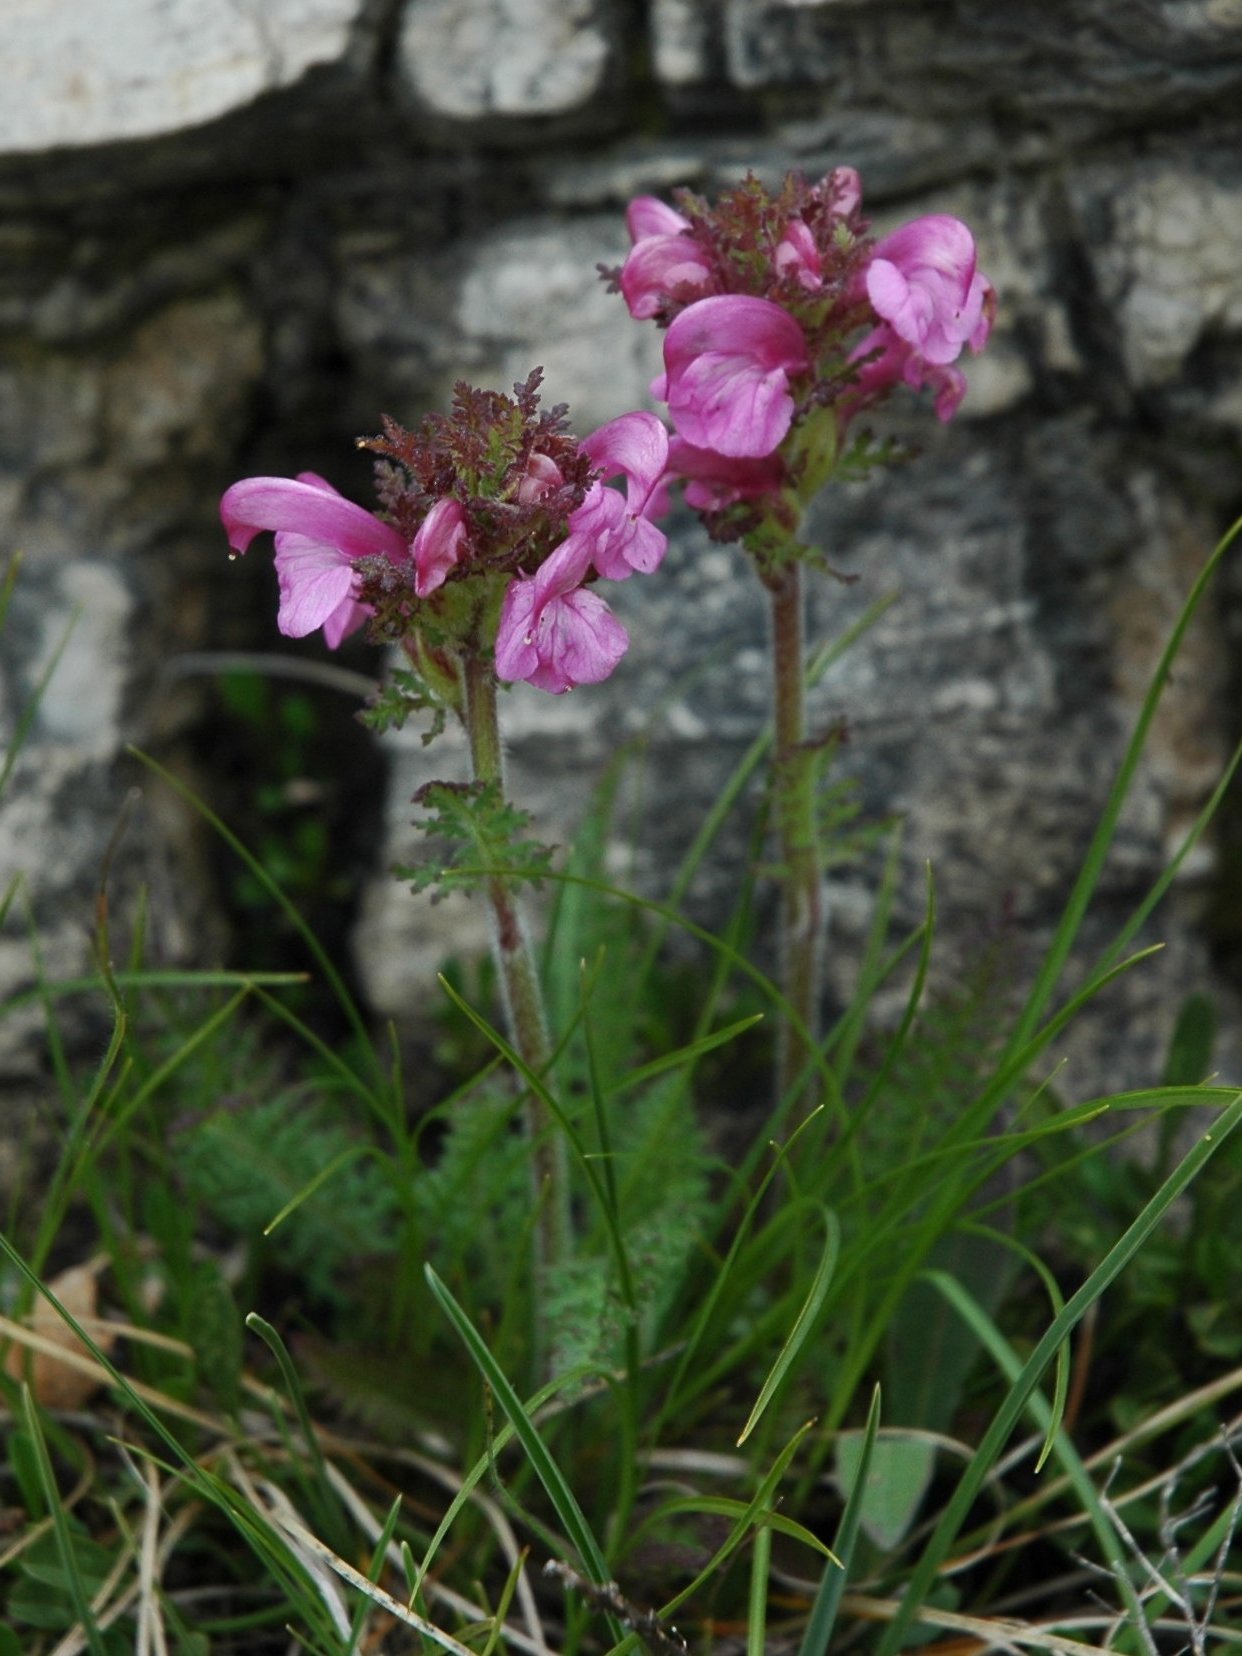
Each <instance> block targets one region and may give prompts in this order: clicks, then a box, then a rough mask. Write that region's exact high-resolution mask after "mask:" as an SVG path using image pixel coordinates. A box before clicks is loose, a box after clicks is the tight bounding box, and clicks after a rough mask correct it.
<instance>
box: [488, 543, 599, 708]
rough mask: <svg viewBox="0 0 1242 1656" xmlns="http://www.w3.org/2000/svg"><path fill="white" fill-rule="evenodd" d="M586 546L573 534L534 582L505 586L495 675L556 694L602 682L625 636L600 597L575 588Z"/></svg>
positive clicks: (523, 580)
mask: <svg viewBox="0 0 1242 1656" xmlns="http://www.w3.org/2000/svg"><path fill="white" fill-rule="evenodd" d="M589 564H590V545H589V542H587V541H586V540H585V539H584V538H583V537H581V536H574V535H571V536H570V538H569V539H568V540H567V541H565V542H563V543H562V545H561V546H559V547H558V548H557V549H556V551H555V552H554V553H553V554H552V556H551V557H550V558H549V559H548V561H547V562H546V563H545V564H544V565H543V567H542V568H541V569H540V570H539V571H538V573H537V574H536V575H534V576H533V577H519V578H518V579H516V580H514V581H511V582H510V583H509V587H508V590H507V591H506V593H505V597H504V603H503V605H502V607H501V612H500V626H499V629H498V631H497V634H496V675H497V677H498V678H501V679H504V680H506V681H508V682H513V681H516V680H518V679H524V680H525V681H526V682H527V683H528V684H533V685H534V686H535V688H536V689H538V690H547V691H550V692H551V693H552V694H553V695H560V694H561V692H562V691H565V690H572V689H573V688H574V686H575V685H578V684H598V683H599V682H600V680H601V679H606V678H607V677H608V675H609V674H610V673H611V672H612V670H613V668H614V667H615V666H616V665H617V663H618V661H620V659H621V657H622V656H623V655H624V654H625V651H626V648H627V646H628V645H629V641H630V640H629V634H628V633H627V632H626V630H625V628H624V627H623V626H622V625H621V623H620V622H619V621H618V620H617V618H616V616H614V615H613V613H612V611H611V610H610V609H609V608H608V605H607V604H606V603H605V602H604V600H603V599H602V598H599V597H597V596H596V594H595V593H593V592H588V591H587V590H586V588H585V587H582V586H581V585H580V584H579V583H580V582H581V580H582V577H583V576H584V575H585V573H586V571H587V568H588V567H589Z"/></svg>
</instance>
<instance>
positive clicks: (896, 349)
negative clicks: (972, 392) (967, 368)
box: [837, 323, 966, 425]
mask: <svg viewBox="0 0 1242 1656" xmlns="http://www.w3.org/2000/svg"><path fill="white" fill-rule="evenodd" d="M876 352H879V355H878V356H877V355H875V354H874V353H876ZM867 356H871V357H872V360H871V361H870V362H866V361H863V358H865V357H867ZM850 360H851V362H858V363H859V364H860V367H859V369H858V374H857V378H856V380H855V383H854V384H853V385H852V386H850V387H848V388H847V389H846V391H845V392H844V394H843V395H842V397H841V399H840V401H839V403H838V405H837V407H838V410H839V413H840V415H841V421H842V425H844V424H845V423H847V422H848V421H849V420H850V419H852V418H853V416H854V415H855V414H856V413H858V411H859V410H860V409H862V408H865V407H866V406H867V405H868V404H869V403H873V402H875V401H876V400H877V399H878V398H880V397H882V396H883V395H884V394H885V393H886V392H887V391H889V390H891V389H892V387H893V386H894V385H897V384H898V383H902V384H905V385H908V386H909V387H910V389H911V390H912V391H920V390H922V389H923V388H924V387H927V388H928V389H930V390H931V391H932V392H933V393H934V396H935V409H936V416H937V418H938V419H940V420H951V419H952V418H953V416H954V415H955V414H956V413H957V410H958V408H959V406H960V404H961V401H962V398H963V397H964V396H965V395H966V376H965V374H963V373H962V370H961V369H960V368H955V367H953V366H952V365H951V364H949V363H944V362H939V363H937V362H928V361H926V360H925V359H924V358H923V357H921V356H920V355H919V353H918V352H917V351H916V350H915V348H914V347H913V345H909V344H907V343H906V341H905V340H904V339H899V338H898V337H897V335H896V334H895V333H894V332H893V330H892V329H891V328H890V327H889V326H888V324H887V323H884V324H882V325H881V326H880V327H878V328H874V329H872V331H871V332H870V333H869V334H868V335H867V337H866V339H864V340H863V341H862V342H861V343H860V344H859V345H857V346H855V348H854V350H853V351H851V352H850Z"/></svg>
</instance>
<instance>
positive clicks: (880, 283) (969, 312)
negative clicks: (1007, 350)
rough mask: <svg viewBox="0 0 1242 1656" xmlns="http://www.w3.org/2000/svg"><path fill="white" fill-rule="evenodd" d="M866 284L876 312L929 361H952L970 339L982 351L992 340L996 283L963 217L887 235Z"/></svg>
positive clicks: (935, 219)
mask: <svg viewBox="0 0 1242 1656" xmlns="http://www.w3.org/2000/svg"><path fill="white" fill-rule="evenodd" d="M866 281H867V297H868V298H869V299H870V300H871V303H872V305H874V307H875V309H876V312H877V314H878V315H879V316H880V317H881V318H882V319H883V320H884V321H885V322H887V323H888V324H889V325H890V327H891V328H892V329H893V331H894V332H895V333H896V334H897V335H898V337H899V338H901V339H904V340H905V341H906V343H907V344H909V345H912V346H914V348H915V349H916V350H917V351H918V352H919V354H920V355H921V356H923V357H924V358H925V359H926V360H927V361H928V362H932V363H947V362H953V361H955V360H956V358H957V357H958V356H959V355H960V354H961V349H962V346H963V345H964V344H966V343H967V342H968V341H969V342H970V344H971V346H972V348H973V349H975V350H978V349H980V348H981V347H982V345H983V344H984V343H985V342H986V340H987V333H988V327H989V326H990V316H985V306H986V301H987V299H988V296H989V295H990V294H991V293H992V285H991V283H990V282H989V281H988V280H987V278H986V277H985V276H983V275H981V274H980V273H979V272H978V271H977V270H976V268H975V240H974V237H973V236H972V235H971V233H970V231H969V230H968V229H967V228H966V226H965V225H964V224H963V223H962V221H961V220H960V219H956V218H952V217H950V216H949V215H948V214H947V213H933V214H931V215H929V216H928V217H926V218H921V219H915V220H914V221H913V222H912V223H910V224H905V225H902V227H901V229H899V230H895V231H894V232H893V233H892V235H891V236H885V237H884V239H883V240H882V241H881V242H879V243H878V244H877V246H876V249H875V255H874V257H873V259H872V261H871V263H870V265H869V266H868V267H867V276H866ZM976 341H978V343H977V344H976Z"/></svg>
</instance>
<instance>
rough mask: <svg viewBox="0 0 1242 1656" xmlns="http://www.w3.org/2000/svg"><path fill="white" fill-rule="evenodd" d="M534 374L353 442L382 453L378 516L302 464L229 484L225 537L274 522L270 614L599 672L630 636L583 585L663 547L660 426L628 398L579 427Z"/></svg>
mask: <svg viewBox="0 0 1242 1656" xmlns="http://www.w3.org/2000/svg"><path fill="white" fill-rule="evenodd" d="M539 379H540V375H539V371H538V370H536V371H535V372H534V373H533V374H531V376H530V377H529V378H528V379H527V381H526V382H525V384H523V385H517V386H515V387H514V395H513V396H512V397H505V396H503V395H501V394H500V393H498V392H491V391H479V390H475V389H474V388H472V387H470V386H467V385H464V384H461V385H458V387H457V388H456V392H455V397H454V404H453V409H452V412H451V413H450V414H448V415H429V416H428V417H427V418H426V419H425V420H424V421H423V422H422V425H421V426H420V427H419V429H418V430H417V431H414V432H410V431H407V430H405V429H404V428H403V427H401V426H399V425H397V424H396V422H395V421H392V420H386V421H385V423H384V431H383V434H382V435H381V436H379V437H375V438H370V439H366V440H365V441H364V442H363V443H362V445H361V446H363V447H365V448H368V449H370V450H372V451H373V452H374V453H376V454H377V455H378V456H380V459H379V461H378V463H377V468H376V470H377V489H378V494H379V499H380V504H381V507H382V509H383V515H376V514H375V513H372V512H368V511H366V510H365V509H364V508H363V507H361V506H356V505H354V504H353V503H352V502H351V501H348V500H346V499H344V498H343V497H342V496H341V495H339V494H338V493H337V491H336V490H335V489H334V488H333V487H332V486H331V484H329V483H327V482H325V481H324V479H323V478H321V477H317V476H316V475H315V474H314V473H312V472H303V473H302V474H301V475H300V476H299V477H298V478H296V479H291V478H279V477H251V478H246V479H244V480H243V481H242V482H240V483H235V484H234V485H233V486H232V488H230V489H228V490H227V491H226V493H225V495H224V497H223V499H222V500H221V502H220V514H221V517H222V518H223V521H224V526H225V529H226V531H227V533H228V538H229V544H230V545H231V546H232V548H233V549H234V551H235V552H244V551H245V550H246V548H247V547H248V546H249V545H250V542H251V541H252V540H253V539H254V537H255V535H256V534H258V533H260V532H261V531H263V530H271V531H274V532H275V537H276V572H277V577H278V581H279V585H280V609H279V612H278V616H277V624H278V626H279V628H280V630H281V631H282V632H283V633H285V634H286V635H288V636H290V637H293V638H301V637H304V636H305V635H306V634H307V633H310V632H313V631H314V630H315V629H316V628H318V627H322V628H323V632H324V637H325V639H326V640H327V642H328V644H329V645H330V646H331V647H332V648H335V647H336V646H337V645H338V644H339V643H340V642H341V640H342V639H343V638H345V637H346V636H347V635H348V634H349V633H351V632H353V631H354V630H355V629H356V628H358V627H360V626H362V625H363V623H364V622H368V621H369V622H370V625H371V630H372V633H373V635H374V636H375V637H377V638H380V639H391V640H394V641H396V642H405V641H406V640H407V639H408V638H409V637H410V636H411V635H421V636H422V637H423V638H424V640H425V641H427V642H429V643H430V644H431V645H432V646H433V647H438V646H444V645H448V646H449V647H450V648H451V649H453V650H456V651H458V652H462V651H469V650H474V651H481V652H484V653H488V654H490V653H491V652H492V651H493V650H494V654H495V662H496V671H497V674H498V676H499V677H500V678H502V679H506V680H518V679H523V680H526V681H527V682H528V683H530V684H534V685H537V686H538V687H539V688H540V689H542V690H549V691H552V692H554V693H556V692H560V691H563V690H569V689H571V688H572V687H573V686H574V685H577V684H594V683H597V682H598V681H599V680H601V679H604V678H607V677H608V675H609V674H610V673H611V672H612V670H613V668H614V667H615V666H616V664H617V662H618V661H619V660H620V659H621V656H622V655H623V654H624V653H625V649H626V646H627V644H628V642H629V640H628V637H627V635H626V632H625V629H624V627H622V625H621V623H620V622H619V621H618V620H617V619H616V617H615V616H614V615H613V614H612V611H611V610H610V609H609V608H608V605H607V604H606V603H605V602H604V600H603V599H602V598H601V597H600V596H599V595H598V594H597V593H596V592H595V591H594V590H592V586H593V583H594V581H595V580H596V578H597V577H601V576H602V577H604V578H606V579H608V580H613V581H619V580H624V579H626V577H627V576H629V575H631V574H633V573H634V572H635V571H642V572H643V573H648V572H650V571H651V570H653V569H655V568H656V567H657V566H658V564H659V563H660V560H661V559H662V558H663V556H664V551H665V545H666V542H665V538H664V535H663V534H662V533H661V531H660V530H659V529H657V528H656V526H655V524H654V523H653V522H652V521H651V518H652V516H653V515H654V514H655V513H656V512H657V511H658V509H659V507H660V505H661V502H662V499H663V494H662V491H661V489H660V480H661V478H662V476H663V475H664V472H665V470H666V468H667V464H668V435H667V433H666V431H665V428H664V426H663V425H662V424H661V422H660V421H659V420H658V419H657V418H656V417H655V415H654V414H646V413H633V414H622V415H621V416H619V417H618V418H617V419H615V420H610V421H609V422H608V423H607V424H606V425H603V426H601V427H600V428H599V430H598V431H596V432H593V433H592V434H591V435H590V436H589V437H587V438H585V439H584V440H582V441H581V442H580V441H578V440H577V439H576V438H574V437H573V436H572V435H571V434H570V433H569V432H568V431H567V430H566V421H565V411H564V409H563V408H561V407H557V408H553V409H551V410H548V411H545V412H540V411H539V407H538V404H539V397H538V385H539ZM613 478H622V479H624V482H625V489H626V493H625V495H624V496H623V495H622V494H621V493H619V492H618V491H617V490H616V489H613V488H610V487H608V483H609V481H610V480H611V479H613Z"/></svg>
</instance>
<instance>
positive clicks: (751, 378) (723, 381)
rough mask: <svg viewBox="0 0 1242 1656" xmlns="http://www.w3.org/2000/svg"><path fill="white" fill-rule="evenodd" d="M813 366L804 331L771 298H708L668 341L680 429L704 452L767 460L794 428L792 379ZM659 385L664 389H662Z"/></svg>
mask: <svg viewBox="0 0 1242 1656" xmlns="http://www.w3.org/2000/svg"><path fill="white" fill-rule="evenodd" d="M808 366H809V358H808V353H807V345H806V339H805V338H804V336H803V333H802V329H801V328H800V327H799V326H798V324H797V323H796V322H795V321H794V319H793V317H792V316H790V314H789V312H788V311H786V310H783V309H782V308H781V307H780V306H779V305H776V304H773V303H772V301H771V300H770V299H757V298H752V297H750V296H748V295H745V294H722V295H719V296H718V297H715V298H711V299H700V300H699V301H698V302H697V303H696V304H693V305H690V306H688V307H687V308H686V309H685V310H684V311H682V312H681V313H680V315H679V316H677V317H676V318H675V319H674V321H673V322H672V324H671V326H670V327H669V330H668V332H667V333H666V334H665V336H664V367H665V370H666V372H665V374H664V376H663V378H662V380H659V381H657V382H656V385H653V387H652V390H653V391H655V392H656V395H659V394H660V392H661V391H663V393H664V394H665V395H666V396H667V398H668V407H669V413H670V414H671V416H672V419H673V424H674V425H675V426H676V427H677V430H678V432H679V433H680V434H681V436H683V437H684V438H685V439H686V441H687V442H688V443H692V444H693V445H694V446H695V447H696V448H704V449H715V451H716V452H717V453H718V454H727V455H734V456H751V457H754V458H759V457H761V456H763V455H765V454H771V453H772V452H773V450H774V449H776V448H778V447H779V446H780V444H781V442H782V440H783V439H784V436H785V433H786V432H787V431H788V430H789V426H790V423H791V421H792V420H793V413H794V400H793V397H792V396H791V395H790V392H789V376H790V374H796V373H800V372H802V371H803V370H804V369H806V368H807V367H808ZM657 386H658V387H659V388H660V389H659V390H657Z"/></svg>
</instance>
